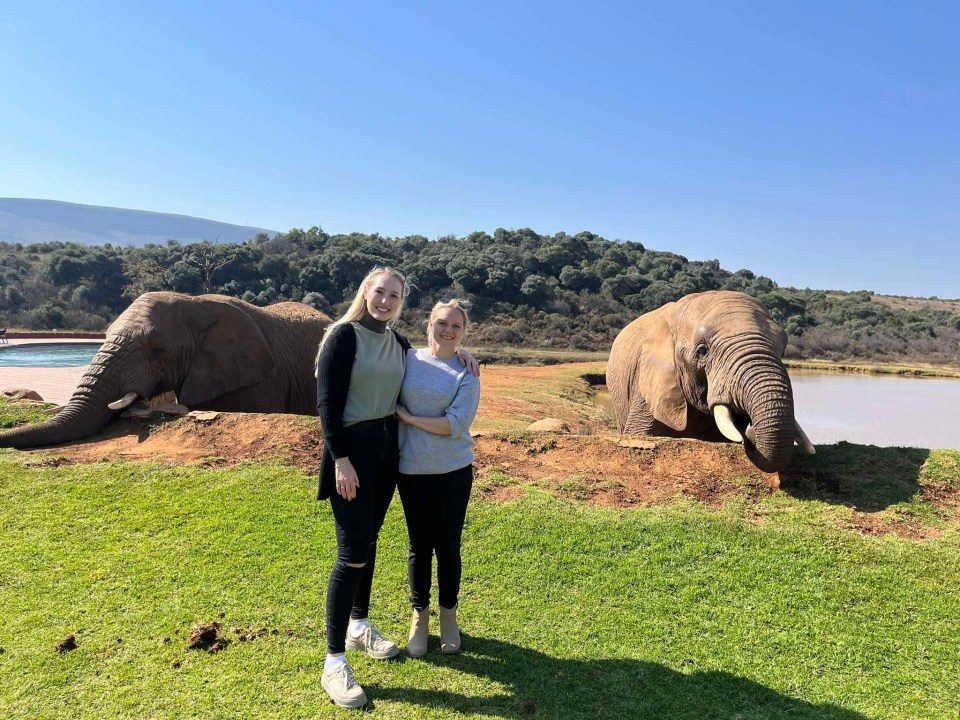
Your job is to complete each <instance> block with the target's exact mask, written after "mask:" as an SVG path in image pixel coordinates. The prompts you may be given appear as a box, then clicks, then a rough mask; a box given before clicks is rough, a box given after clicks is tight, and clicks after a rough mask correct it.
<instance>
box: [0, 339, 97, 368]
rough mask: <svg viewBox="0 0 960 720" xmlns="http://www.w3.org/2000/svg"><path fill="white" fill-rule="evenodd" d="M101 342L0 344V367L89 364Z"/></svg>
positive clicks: (79, 365)
mask: <svg viewBox="0 0 960 720" xmlns="http://www.w3.org/2000/svg"><path fill="white" fill-rule="evenodd" d="M101 344H102V343H99V342H92V343H49V344H48V343H43V344H39V343H38V344H35V345H11V346H9V347H4V346H0V367H48V368H51V367H81V366H83V365H89V364H90V361H91V360H93V356H94V355H96V354H97V351H98V350H99V349H100V345H101Z"/></svg>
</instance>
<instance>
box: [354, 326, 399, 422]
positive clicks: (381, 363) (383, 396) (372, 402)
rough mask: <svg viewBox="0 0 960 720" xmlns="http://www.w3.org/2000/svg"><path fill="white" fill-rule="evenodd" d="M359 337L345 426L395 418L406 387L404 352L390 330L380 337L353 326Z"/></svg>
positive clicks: (375, 333)
mask: <svg viewBox="0 0 960 720" xmlns="http://www.w3.org/2000/svg"><path fill="white" fill-rule="evenodd" d="M350 324H351V325H353V329H354V331H355V333H356V336H357V352H356V354H355V355H354V356H353V371H352V372H351V373H350V389H349V390H348V391H347V404H346V407H344V409H343V425H344V427H347V426H349V425H356V424H357V423H358V422H363V421H364V420H376V419H377V418H382V417H386V416H387V415H393V414H394V413H396V412H397V396H398V395H399V394H400V385H401V384H402V383H403V370H404V367H405V358H404V353H403V348H402V347H400V343H399V342H397V339H396V338H395V337H394V336H393V333H392V332H390V330H386V331H385V332H382V333H378V332H374V331H373V330H368V329H367V328H365V327H364V326H363V325H361V324H360V323H357V322H354V323H350Z"/></svg>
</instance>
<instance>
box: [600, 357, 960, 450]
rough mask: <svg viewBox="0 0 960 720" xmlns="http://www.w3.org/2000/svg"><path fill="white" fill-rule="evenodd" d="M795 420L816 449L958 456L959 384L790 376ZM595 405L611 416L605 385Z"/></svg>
mask: <svg viewBox="0 0 960 720" xmlns="http://www.w3.org/2000/svg"><path fill="white" fill-rule="evenodd" d="M790 382H791V383H792V384H793V397H794V405H795V414H796V418H797V420H799V421H800V425H801V426H803V429H804V431H806V433H807V435H808V436H809V438H810V440H811V441H812V442H813V444H814V445H818V444H819V445H824V444H832V443H836V442H839V441H841V440H846V441H847V442H851V443H857V444H858V445H878V446H880V447H917V448H932V449H944V448H947V449H953V450H960V380H949V379H939V378H934V379H924V378H908V377H899V376H894V375H850V374H843V375H838V374H833V373H830V374H821V373H808V372H795V371H792V372H791V373H790ZM595 389H596V391H597V393H596V396H595V398H594V399H595V402H596V403H597V404H598V405H600V406H602V407H604V408H606V409H607V410H608V411H609V412H610V413H611V414H612V413H613V403H612V401H611V400H610V393H609V391H608V390H607V388H606V386H605V385H599V386H597V387H596V388H595Z"/></svg>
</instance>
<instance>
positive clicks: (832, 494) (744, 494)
mask: <svg viewBox="0 0 960 720" xmlns="http://www.w3.org/2000/svg"><path fill="white" fill-rule="evenodd" d="M539 369H540V368H532V369H530V370H539ZM524 370H528V369H526V368H524ZM51 452H53V453H55V454H56V455H55V461H54V462H52V463H47V462H45V461H43V460H42V457H41V458H38V459H37V460H36V461H35V462H34V464H40V465H42V466H47V465H48V464H50V465H54V466H55V465H60V464H64V463H89V462H98V461H101V460H109V459H116V458H126V459H130V460H148V461H152V462H158V463H164V464H177V465H180V464H196V465H199V466H207V467H210V466H213V467H221V466H222V467H229V466H233V465H236V464H238V463H241V462H250V461H261V462H262V461H268V460H281V461H283V462H286V463H289V464H291V465H293V466H295V467H298V468H300V469H302V470H303V471H304V472H306V473H310V474H314V473H316V472H317V470H318V468H319V466H320V459H321V455H322V452H323V440H322V436H321V434H320V430H319V422H318V420H317V419H316V418H308V417H299V416H293V415H267V414H256V413H218V414H215V415H214V416H212V417H208V418H196V417H191V416H187V417H183V418H179V419H177V420H173V421H169V422H159V421H157V420H155V419H154V420H134V419H121V420H118V421H117V422H115V423H113V424H112V425H111V426H110V427H109V428H108V430H107V431H106V432H105V433H101V434H100V435H97V436H94V437H92V438H89V439H88V440H86V441H84V442H80V443H78V444H75V445H65V446H60V447H57V448H55V449H52V450H51V449H46V450H37V451H28V453H31V454H32V453H41V454H50V453H51ZM835 452H837V453H840V452H842V450H837V451H835ZM27 463H28V464H30V463H31V461H29V460H28V461H27ZM475 465H476V469H477V481H476V488H477V492H478V493H479V494H481V495H482V496H484V497H487V498H490V499H493V500H509V499H512V498H516V497H518V496H519V495H521V494H522V493H523V492H524V487H525V486H533V487H537V488H540V489H543V490H545V491H547V492H550V493H553V494H555V495H557V496H560V497H563V498H566V499H568V500H571V501H575V502H586V503H590V504H593V505H600V506H609V507H618V508H631V507H641V506H646V505H652V504H662V503H671V502H676V501H678V500H693V501H696V502H700V503H704V504H706V505H709V506H710V507H715V508H718V507H722V506H724V505H725V504H726V503H727V502H728V501H729V500H730V499H732V498H742V499H744V500H746V501H747V502H748V503H749V502H754V501H757V500H759V499H760V498H762V497H764V496H768V495H770V494H772V493H774V492H776V491H777V490H778V489H779V488H780V484H781V482H783V483H784V488H783V489H785V490H787V491H788V492H790V494H792V495H795V496H797V497H802V498H804V499H809V500H822V501H824V502H828V503H830V504H835V505H848V506H850V507H851V508H853V509H854V510H856V511H855V512H853V513H852V516H851V518H850V520H849V527H850V528H851V529H855V530H857V531H859V532H863V533H865V534H871V535H873V534H887V533H896V534H898V535H901V536H903V537H908V538H915V539H923V538H931V537H936V536H937V535H938V534H939V531H938V530H936V529H935V528H930V527H926V523H923V522H920V521H918V520H916V519H915V518H906V519H898V518H897V517H896V516H895V514H892V513H883V512H882V511H883V510H884V508H885V507H886V505H884V504H883V503H876V507H869V506H866V507H861V506H858V505H857V504H856V503H855V502H852V501H851V499H850V498H848V497H847V492H846V491H845V488H844V485H843V483H839V482H835V481H831V480H830V478H831V477H833V475H831V473H830V472H827V471H826V470H824V469H820V470H817V471H816V472H813V471H809V470H804V469H803V467H802V465H801V467H800V469H799V470H798V469H797V468H791V469H790V470H788V471H787V472H785V473H783V474H782V475H779V474H776V473H773V474H769V473H763V472H760V471H759V470H758V469H757V468H756V467H754V466H753V465H752V464H751V463H750V462H749V461H748V460H747V459H746V456H745V455H744V453H743V451H742V449H741V448H740V447H739V446H736V445H733V444H726V443H706V442H700V441H696V440H683V439H673V438H623V437H619V436H616V435H610V434H604V435H569V434H553V433H530V432H509V433H483V432H479V433H477V437H476V463H475ZM849 472H850V468H839V467H838V468H837V473H839V474H840V475H844V476H846V475H847V474H848V473H849ZM910 472H911V473H913V477H914V480H913V483H914V484H913V485H912V486H911V488H912V489H910V488H908V490H909V493H910V494H914V493H919V494H920V496H921V497H922V498H923V500H924V501H925V502H927V503H929V504H930V505H931V506H933V507H934V508H936V510H937V512H939V513H940V514H941V517H945V518H948V519H949V521H950V522H957V521H960V491H958V489H957V488H956V487H954V486H952V485H950V484H937V485H934V486H931V487H930V488H927V487H922V486H919V485H917V484H916V475H915V469H912V470H910ZM834 480H836V479H835V478H834ZM800 490H802V491H803V492H802V493H801V492H800ZM928 491H929V492H928ZM897 499H901V498H899V496H898V498H897ZM861 500H862V498H861ZM891 502H893V501H891ZM864 509H866V510H867V511H866V512H864V511H862V510H864ZM758 522H759V520H758ZM244 634H246V633H244Z"/></svg>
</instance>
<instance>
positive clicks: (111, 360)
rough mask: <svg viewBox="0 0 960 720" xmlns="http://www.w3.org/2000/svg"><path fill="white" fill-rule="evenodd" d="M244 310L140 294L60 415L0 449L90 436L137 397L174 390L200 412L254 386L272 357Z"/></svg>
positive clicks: (234, 304) (223, 301)
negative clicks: (215, 400)
mask: <svg viewBox="0 0 960 720" xmlns="http://www.w3.org/2000/svg"><path fill="white" fill-rule="evenodd" d="M244 306H247V307H249V308H253V310H254V311H257V312H261V311H260V310H259V309H258V308H255V307H254V306H250V305H247V303H243V302H242V301H239V300H236V299H233V298H228V297H224V296H219V295H206V296H200V297H196V298H193V297H189V296H186V295H180V294H177V293H171V292H151V293H146V294H144V295H141V296H140V297H139V298H137V299H136V300H135V301H134V302H133V303H132V304H131V305H130V307H129V308H127V309H126V310H125V311H124V312H123V313H122V314H121V315H120V316H119V317H118V318H117V319H116V320H115V321H114V323H113V324H112V325H111V326H110V328H109V329H108V330H107V336H106V340H105V341H104V343H103V346H102V347H101V348H100V351H99V352H98V353H97V354H96V356H95V357H94V358H93V360H92V362H91V364H90V368H89V369H88V370H87V372H86V373H85V374H84V376H83V378H82V379H81V380H80V383H79V386H78V387H77V390H76V391H75V393H74V395H73V397H72V398H71V399H70V402H69V403H68V404H67V405H66V406H65V407H64V408H63V410H61V411H60V412H59V413H58V414H57V415H56V416H54V417H53V418H51V419H50V420H47V421H46V422H43V423H40V424H38V425H33V426H28V427H23V428H18V429H15V430H11V431H8V432H5V433H2V434H0V447H17V448H25V447H37V446H42V445H56V444H59V443H63V442H68V441H71V440H76V439H79V438H82V437H86V436H88V435H93V434H94V433H96V432H98V431H99V430H101V429H102V428H103V427H104V426H105V425H106V424H107V423H108V422H109V421H110V420H111V418H112V417H113V416H114V414H115V413H116V412H117V411H119V410H122V409H124V408H126V407H127V406H128V405H130V404H131V403H133V402H134V401H135V400H137V399H138V398H143V399H149V398H151V397H153V396H155V395H159V394H162V393H165V392H169V391H174V392H176V394H177V399H178V401H179V402H180V403H182V404H184V405H187V406H190V407H203V406H204V404H206V403H209V402H211V401H213V400H214V399H216V398H219V397H221V396H223V395H225V394H227V393H230V392H233V391H235V390H238V389H239V388H243V387H247V386H250V385H254V384H255V383H258V382H260V381H262V380H263V379H264V378H265V377H266V376H267V375H268V374H269V373H270V372H271V370H272V369H273V367H274V362H275V361H274V356H273V354H272V353H271V349H270V346H269V345H268V343H267V341H266V339H265V338H264V335H263V332H262V331H261V328H260V327H259V326H258V324H257V323H256V322H255V321H254V319H253V318H252V317H251V314H250V313H249V312H247V311H246V310H245V309H244ZM324 317H325V316H324ZM314 347H316V345H314ZM308 362H309V361H308ZM304 371H305V373H309V365H307V366H306V367H305V370H304Z"/></svg>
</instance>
